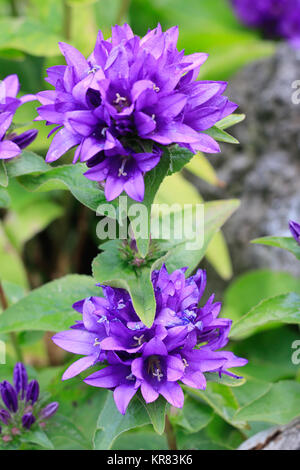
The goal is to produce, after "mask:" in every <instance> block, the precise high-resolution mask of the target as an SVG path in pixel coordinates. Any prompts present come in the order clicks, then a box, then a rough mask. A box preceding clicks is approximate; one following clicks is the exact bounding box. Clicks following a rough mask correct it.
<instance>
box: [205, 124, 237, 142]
mask: <svg viewBox="0 0 300 470" xmlns="http://www.w3.org/2000/svg"><path fill="white" fill-rule="evenodd" d="M205 134H207V135H209V136H210V137H212V138H213V139H215V140H217V141H218V142H225V143H226V144H239V141H238V140H237V139H236V138H235V137H232V135H230V134H228V133H227V132H225V131H223V130H222V129H219V128H218V127H217V126H213V127H211V128H210V129H208V130H207V131H205Z"/></svg>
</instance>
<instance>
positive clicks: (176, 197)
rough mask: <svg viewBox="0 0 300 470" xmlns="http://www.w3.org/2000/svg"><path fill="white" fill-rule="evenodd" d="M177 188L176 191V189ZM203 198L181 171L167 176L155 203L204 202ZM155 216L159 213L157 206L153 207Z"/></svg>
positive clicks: (182, 203) (181, 203)
mask: <svg viewBox="0 0 300 470" xmlns="http://www.w3.org/2000/svg"><path fill="white" fill-rule="evenodd" d="M174 188H176V191H174ZM202 203H203V199H202V198H201V196H200V194H199V193H198V191H197V189H196V188H195V186H194V185H193V184H192V183H190V182H189V181H187V180H186V179H185V178H184V177H183V176H182V174H181V173H174V174H173V175H170V176H167V177H166V178H165V179H164V180H163V182H162V184H161V185H160V187H159V190H158V192H157V194H156V196H155V200H154V204H168V205H172V204H180V205H181V206H182V207H183V206H184V204H202ZM152 214H153V216H156V215H157V212H156V211H155V207H153V208H152Z"/></svg>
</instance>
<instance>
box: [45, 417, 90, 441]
mask: <svg viewBox="0 0 300 470" xmlns="http://www.w3.org/2000/svg"><path fill="white" fill-rule="evenodd" d="M47 435H48V437H49V439H50V440H51V442H52V443H53V446H54V449H55V450H88V449H90V448H91V447H90V444H89V442H88V441H87V439H86V437H85V435H84V434H83V433H82V432H80V430H79V429H78V428H77V426H76V424H74V423H73V421H71V420H70V419H68V418H67V417H66V416H63V415H60V414H56V415H55V416H54V417H53V418H51V419H49V422H48V423H47Z"/></svg>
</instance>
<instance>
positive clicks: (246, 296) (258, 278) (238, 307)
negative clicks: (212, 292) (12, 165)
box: [222, 269, 300, 328]
mask: <svg viewBox="0 0 300 470" xmlns="http://www.w3.org/2000/svg"><path fill="white" fill-rule="evenodd" d="M289 292H296V293H298V294H299V295H300V284H299V279H298V278H296V277H294V276H292V275H291V274H288V273H286V272H274V271H270V270H268V269H258V270H255V271H250V272H248V273H246V274H242V275H241V276H239V277H237V278H236V279H235V280H234V281H233V282H232V283H231V284H230V286H229V287H228V289H227V290H226V291H225V295H224V305H223V309H222V316H223V317H225V318H230V319H231V320H233V323H235V322H236V321H238V320H240V318H241V317H242V316H243V315H245V314H246V313H248V312H249V310H251V309H252V308H253V307H255V306H256V305H257V304H258V303H259V302H261V301H262V300H264V299H268V298H269V297H274V296H276V295H281V294H287V293H289ZM268 328H269V327H268Z"/></svg>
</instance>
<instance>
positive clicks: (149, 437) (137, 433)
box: [112, 426, 168, 451]
mask: <svg viewBox="0 0 300 470" xmlns="http://www.w3.org/2000/svg"><path fill="white" fill-rule="evenodd" d="M112 450H127V451H128V450H168V443H167V438H166V435H162V436H160V435H158V434H156V433H155V432H154V431H153V430H151V429H149V426H145V427H142V428H138V429H135V430H134V429H133V430H131V431H128V432H124V433H123V434H121V435H120V436H119V437H118V438H117V439H116V440H115V442H114V444H113V446H112Z"/></svg>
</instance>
